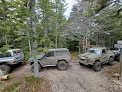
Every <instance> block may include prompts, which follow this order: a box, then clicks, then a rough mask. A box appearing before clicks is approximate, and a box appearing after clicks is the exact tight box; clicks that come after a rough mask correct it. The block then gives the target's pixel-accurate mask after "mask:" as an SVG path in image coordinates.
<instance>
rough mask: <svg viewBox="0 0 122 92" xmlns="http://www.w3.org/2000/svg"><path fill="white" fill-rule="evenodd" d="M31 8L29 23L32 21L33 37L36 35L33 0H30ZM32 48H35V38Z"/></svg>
mask: <svg viewBox="0 0 122 92" xmlns="http://www.w3.org/2000/svg"><path fill="white" fill-rule="evenodd" d="M31 10H32V13H33V14H32V16H31V23H32V30H33V37H34V38H35V37H37V32H36V17H35V14H36V12H35V0H31ZM33 48H37V40H34V43H33Z"/></svg>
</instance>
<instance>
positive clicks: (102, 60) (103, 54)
mask: <svg viewBox="0 0 122 92" xmlns="http://www.w3.org/2000/svg"><path fill="white" fill-rule="evenodd" d="M107 60H108V55H107V51H106V49H102V51H101V62H105V61H107Z"/></svg>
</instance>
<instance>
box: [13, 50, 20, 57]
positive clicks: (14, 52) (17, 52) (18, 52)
mask: <svg viewBox="0 0 122 92" xmlns="http://www.w3.org/2000/svg"><path fill="white" fill-rule="evenodd" d="M13 54H14V56H16V55H20V54H21V51H20V50H17V51H13Z"/></svg>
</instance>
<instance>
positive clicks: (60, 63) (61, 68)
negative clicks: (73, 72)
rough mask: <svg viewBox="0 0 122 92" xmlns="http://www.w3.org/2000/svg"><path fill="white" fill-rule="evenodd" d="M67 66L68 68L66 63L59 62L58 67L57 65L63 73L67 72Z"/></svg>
mask: <svg viewBox="0 0 122 92" xmlns="http://www.w3.org/2000/svg"><path fill="white" fill-rule="evenodd" d="M67 66H68V64H67V63H66V62H65V61H59V62H58V65H57V67H58V69H59V70H61V71H64V70H66V69H67Z"/></svg>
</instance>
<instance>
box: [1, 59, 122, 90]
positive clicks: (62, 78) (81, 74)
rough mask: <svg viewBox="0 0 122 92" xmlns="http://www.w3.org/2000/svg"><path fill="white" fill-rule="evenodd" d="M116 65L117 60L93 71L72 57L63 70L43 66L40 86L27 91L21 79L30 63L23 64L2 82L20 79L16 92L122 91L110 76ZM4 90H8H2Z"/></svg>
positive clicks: (29, 72) (28, 70) (25, 74)
mask: <svg viewBox="0 0 122 92" xmlns="http://www.w3.org/2000/svg"><path fill="white" fill-rule="evenodd" d="M117 66H118V62H115V65H114V66H109V65H107V64H106V65H103V66H102V69H101V71H99V72H94V71H93V70H92V68H90V67H87V66H84V65H79V63H78V61H77V60H76V59H73V60H72V62H71V63H70V64H69V66H68V69H67V70H65V71H59V70H58V69H57V67H48V68H43V69H42V70H41V71H40V73H39V75H40V77H41V79H42V83H41V86H40V87H41V88H37V89H38V91H37V90H34V88H33V90H32V89H31V91H29V88H30V87H29V85H27V84H28V83H25V81H23V80H24V79H23V78H24V77H25V76H30V75H32V74H33V73H32V72H31V70H30V65H28V64H24V65H22V66H19V67H17V68H15V69H14V70H13V71H12V72H11V74H10V75H12V76H13V77H12V78H11V79H9V80H7V81H3V82H2V83H3V84H4V86H5V85H6V86H7V85H9V84H10V83H12V82H13V81H15V80H20V79H21V81H22V84H21V87H20V89H18V91H17V92H122V90H121V89H120V87H118V86H117V84H116V83H114V81H113V80H115V81H117V79H114V78H113V77H112V73H115V72H116V71H115V70H116V68H115V67H117ZM39 85H40V84H39ZM32 87H34V86H32ZM4 92H9V91H5V90H4ZM15 92H16V91H15Z"/></svg>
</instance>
